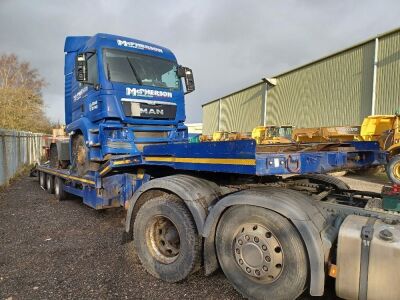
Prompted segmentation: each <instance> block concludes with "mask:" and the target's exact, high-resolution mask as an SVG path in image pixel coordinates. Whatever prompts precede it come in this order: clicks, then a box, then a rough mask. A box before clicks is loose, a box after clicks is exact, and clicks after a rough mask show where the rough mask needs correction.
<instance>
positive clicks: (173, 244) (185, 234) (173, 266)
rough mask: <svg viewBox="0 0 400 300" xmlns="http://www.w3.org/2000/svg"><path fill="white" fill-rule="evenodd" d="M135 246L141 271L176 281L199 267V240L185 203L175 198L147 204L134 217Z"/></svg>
mask: <svg viewBox="0 0 400 300" xmlns="http://www.w3.org/2000/svg"><path fill="white" fill-rule="evenodd" d="M133 233H134V245H135V249H136V252H137V254H138V256H139V259H140V261H141V262H142V265H143V266H144V268H145V269H146V270H147V271H148V272H149V273H150V274H152V275H153V276H155V277H157V278H160V279H162V280H164V281H167V282H179V281H182V280H184V279H186V278H187V277H188V276H189V275H190V274H192V273H194V272H195V271H197V270H198V269H199V268H200V262H201V238H200V236H199V235H198V233H197V230H196V226H195V224H194V222H193V219H192V216H191V214H190V212H189V210H188V209H187V207H186V206H185V204H184V203H183V202H182V201H181V200H180V199H179V198H177V197H176V196H174V195H164V196H161V197H157V198H154V199H151V200H149V201H147V202H146V203H145V204H143V206H142V207H141V208H140V209H139V212H138V213H137V215H136V218H135V223H134V228H133Z"/></svg>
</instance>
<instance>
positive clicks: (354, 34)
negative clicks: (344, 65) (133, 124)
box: [0, 0, 400, 122]
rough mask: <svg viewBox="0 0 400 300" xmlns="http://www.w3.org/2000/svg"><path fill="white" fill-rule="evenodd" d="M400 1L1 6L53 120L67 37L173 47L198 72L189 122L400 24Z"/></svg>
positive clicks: (5, 33) (8, 35) (59, 110)
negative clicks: (208, 106) (246, 90)
mask: <svg viewBox="0 0 400 300" xmlns="http://www.w3.org/2000/svg"><path fill="white" fill-rule="evenodd" d="M399 13H400V1H398V0H393V1H377V0H374V1H362V0H360V1H344V0H342V1H319V0H308V1H306V0H304V1H300V0H297V1H295V0H289V1H283V0H282V1H276V0H275V1H266V0H264V1H262V0H260V1H256V0H248V1H245V0H242V1H234V0H226V1H218V0H214V1H205V0H203V1H188V0H186V1H185V0H169V1H166V0H159V1H150V0H147V1H136V0H130V1H129V0H128V1H111V0H109V1H107V0H98V1H89V0H85V1H72V0H66V1H55V0H48V1H44V0H36V1H29V0H26V1H19V0H0V53H11V52H14V53H16V54H17V55H18V56H19V57H20V58H21V59H23V60H26V61H29V62H31V64H32V65H33V66H34V67H35V68H37V69H38V70H39V72H40V73H41V74H42V76H43V77H44V78H45V79H46V81H47V82H48V87H47V88H46V89H45V90H44V95H43V96H44V100H45V103H46V112H47V115H48V116H49V117H50V118H51V119H52V120H53V121H58V120H59V121H61V122H64V75H63V64H64V53H63V47H64V39H65V36H67V35H93V34H95V33H97V32H105V33H112V34H117V35H123V36H128V37H134V38H138V39H141V40H144V41H148V42H152V43H155V44H159V45H162V46H165V47H167V48H169V49H171V50H172V51H173V52H174V53H175V55H176V57H177V59H178V62H179V63H180V64H182V65H185V66H189V67H191V68H192V69H193V73H194V76H195V82H196V91H195V92H193V93H191V94H189V95H188V96H187V101H186V107H187V121H189V122H201V118H202V117H201V104H203V103H205V102H208V101H211V100H214V99H216V98H218V97H221V96H223V95H225V94H228V93H231V92H234V91H236V90H239V89H241V88H243V87H246V86H248V85H251V84H253V83H256V82H258V81H259V80H260V79H261V78H262V77H266V76H267V77H268V76H272V75H275V74H278V73H281V72H283V71H286V70H288V69H291V68H293V67H295V66H298V65H301V64H304V63H307V62H309V61H311V60H314V59H317V58H319V57H321V56H324V55H326V54H330V53H332V52H335V51H337V50H340V49H342V48H345V47H348V46H351V45H352V44H355V43H357V42H360V41H362V40H365V39H368V38H370V37H374V36H375V35H377V34H379V33H383V32H385V31H388V30H391V29H394V28H396V27H399V26H400V19H399Z"/></svg>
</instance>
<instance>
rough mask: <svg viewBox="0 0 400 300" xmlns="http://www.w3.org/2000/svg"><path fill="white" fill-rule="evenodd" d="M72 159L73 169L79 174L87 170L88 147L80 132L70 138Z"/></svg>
mask: <svg viewBox="0 0 400 300" xmlns="http://www.w3.org/2000/svg"><path fill="white" fill-rule="evenodd" d="M72 159H73V169H74V171H76V173H77V174H78V175H79V176H83V175H85V174H86V173H87V172H88V171H89V166H90V162H89V149H88V147H87V146H86V144H85V138H84V137H83V135H82V134H78V135H76V136H75V137H74V138H73V139H72Z"/></svg>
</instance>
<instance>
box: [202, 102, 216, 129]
mask: <svg viewBox="0 0 400 300" xmlns="http://www.w3.org/2000/svg"><path fill="white" fill-rule="evenodd" d="M218 119H219V100H218V101H214V102H211V103H207V105H205V106H203V134H212V133H213V132H215V131H218Z"/></svg>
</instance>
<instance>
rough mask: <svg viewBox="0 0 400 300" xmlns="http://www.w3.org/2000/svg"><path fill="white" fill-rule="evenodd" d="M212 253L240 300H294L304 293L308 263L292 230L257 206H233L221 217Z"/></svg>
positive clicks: (287, 223)
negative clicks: (241, 297)
mask: <svg viewBox="0 0 400 300" xmlns="http://www.w3.org/2000/svg"><path fill="white" fill-rule="evenodd" d="M216 249H217V255H218V259H219V263H220V265H221V268H222V270H223V271H224V273H225V275H226V277H227V278H228V280H229V281H230V282H231V283H232V284H233V286H234V287H235V289H236V290H238V291H239V292H240V293H241V294H242V295H243V296H244V297H245V298H249V299H296V298H297V297H299V296H300V294H301V293H302V292H303V291H304V290H305V288H306V284H307V277H308V258H307V253H306V251H305V249H304V245H303V241H302V239H301V237H300V236H299V233H298V232H297V230H296V229H295V228H294V227H293V225H292V224H291V223H290V222H289V221H288V220H287V219H286V218H284V217H282V216H281V215H279V214H277V213H275V212H273V211H270V210H267V209H263V208H260V207H256V206H250V205H247V206H242V205H240V206H239V205H238V206H233V207H231V208H229V209H228V210H227V211H226V212H225V213H224V214H223V216H222V217H221V219H220V221H219V225H218V228H217V233H216Z"/></svg>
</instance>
